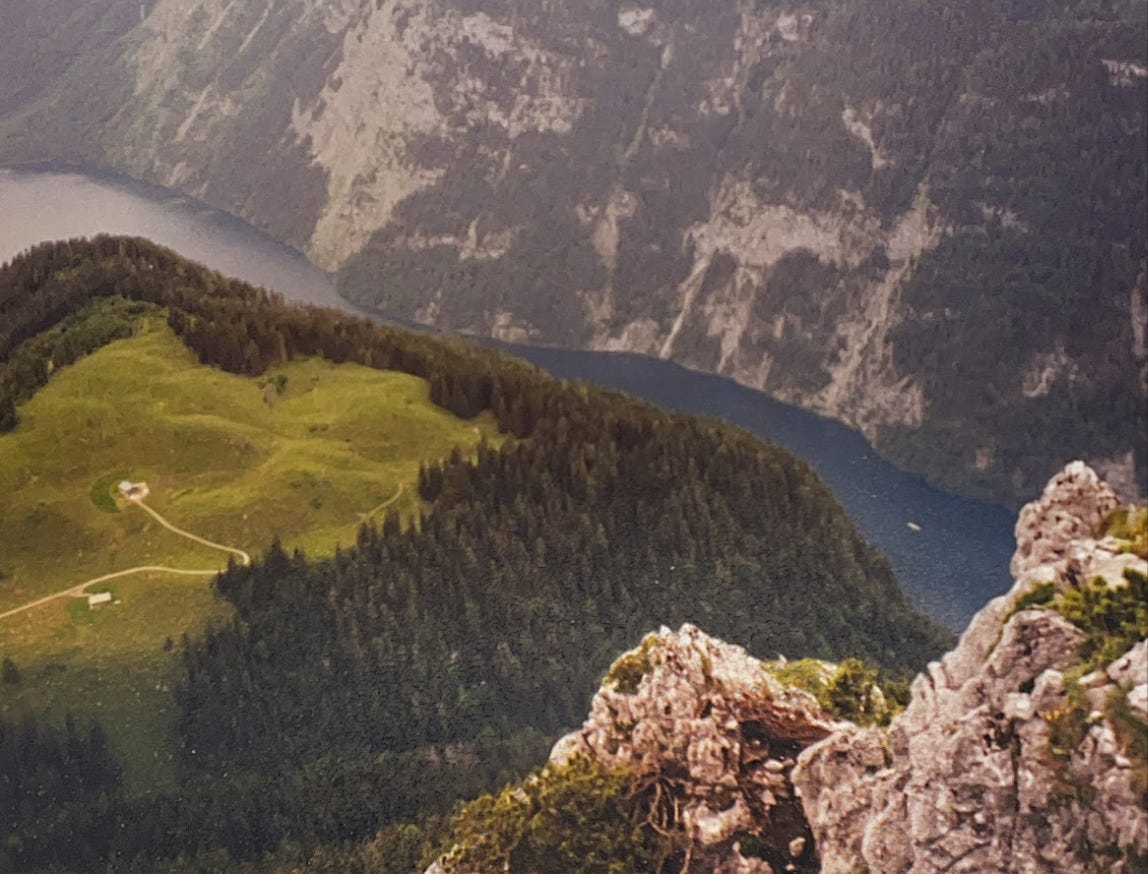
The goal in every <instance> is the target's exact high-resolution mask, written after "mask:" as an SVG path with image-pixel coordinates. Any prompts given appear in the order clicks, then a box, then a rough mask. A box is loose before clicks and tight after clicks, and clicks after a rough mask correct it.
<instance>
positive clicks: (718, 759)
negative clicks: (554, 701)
mask: <svg viewBox="0 0 1148 874" xmlns="http://www.w3.org/2000/svg"><path fill="white" fill-rule="evenodd" d="M843 725H845V723H840V722H837V721H835V720H834V719H833V718H832V717H830V716H829V715H828V714H826V713H825V712H824V711H822V710H821V708H820V707H819V706H818V704H817V702H816V700H815V699H814V698H813V696H811V695H809V694H808V693H806V692H802V691H799V690H796V689H790V688H787V687H785V686H783V685H782V684H780V683H779V682H777V680H775V679H774V678H773V676H772V675H771V674H770V673H769V672H768V671H766V669H765V667H764V666H763V664H762V663H761V662H760V661H758V660H757V659H755V658H752V657H751V656H749V655H748V654H747V653H746V652H745V650H743V649H741V648H740V647H736V646H731V645H729V644H726V643H722V642H721V641H719V640H715V639H713V638H711V637H709V636H707V635H705V634H703V633H702V632H701V631H699V630H698V629H697V628H695V627H693V626H692V625H683V626H682V628H681V629H680V630H679V631H676V632H674V631H670V630H669V629H666V628H663V629H662V630H661V631H659V632H658V633H657V634H650V635H647V636H646V638H645V640H643V641H642V644H641V646H640V647H638V648H637V649H635V650H632V651H631V652H628V653H626V654H625V655H623V656H622V657H621V658H619V659H618V660H617V661H616V662H615V663H614V666H613V668H611V670H610V673H609V674H607V677H606V682H605V683H604V684H603V687H602V689H601V690H600V691H599V692H598V694H597V695H596V696H595V697H594V702H593V705H592V707H591V711H590V717H589V718H588V719H587V720H586V722H585V723H584V724H583V726H582V728H581V729H580V730H578V731H576V732H573V733H571V734H569V735H567V736H566V737H564V738H562V739H561V740H560V741H559V742H558V743H557V744H556V745H555V747H554V750H553V752H552V753H551V757H550V759H551V761H552V762H555V763H563V762H565V761H567V760H568V759H569V758H570V757H571V756H573V755H575V754H579V753H581V754H584V755H588V756H590V757H591V758H592V759H594V760H595V761H597V762H599V763H600V764H602V765H603V766H606V767H613V766H618V765H621V766H625V767H626V768H627V769H628V770H630V771H631V772H632V773H634V774H635V775H637V778H638V780H639V785H641V786H644V787H645V788H644V790H643V791H644V792H646V793H649V795H648V797H649V798H650V800H651V809H652V811H653V814H654V817H655V819H656V820H660V825H659V827H673V828H675V830H677V831H678V832H679V833H684V835H685V837H686V838H687V840H688V842H689V844H690V846H691V850H690V868H689V870H690V871H693V872H715V874H717V872H721V874H769V872H773V871H778V872H780V871H816V870H817V861H816V851H815V847H814V844H813V840H812V837H813V836H812V834H811V833H810V831H809V828H808V826H807V825H806V823H805V818H804V816H803V815H802V813H801V807H800V804H799V802H798V801H797V799H796V797H795V795H794V791H793V786H792V784H791V783H790V780H789V771H790V770H791V769H792V767H793V764H794V760H795V758H796V756H797V754H798V753H799V752H800V751H801V750H802V749H804V748H805V747H807V746H808V745H810V744H811V743H814V742H816V741H818V740H821V739H822V738H825V737H827V736H829V735H830V734H831V733H832V732H833V731H834V730H836V729H839V728H841V727H842V726H843ZM744 835H751V836H753V837H755V838H758V839H759V840H761V841H762V842H763V843H764V844H767V845H768V846H769V847H771V848H773V850H774V851H776V855H775V856H774V857H771V859H770V861H772V862H774V864H775V865H776V866H777V867H771V865H770V863H769V861H766V860H764V859H761V858H756V857H752V856H751V857H746V856H743V855H742V853H741V847H740V844H739V840H738V837H739V836H744Z"/></svg>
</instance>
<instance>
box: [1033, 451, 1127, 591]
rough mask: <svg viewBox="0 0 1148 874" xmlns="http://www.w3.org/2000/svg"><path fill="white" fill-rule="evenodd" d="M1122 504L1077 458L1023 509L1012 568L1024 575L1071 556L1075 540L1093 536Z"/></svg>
mask: <svg viewBox="0 0 1148 874" xmlns="http://www.w3.org/2000/svg"><path fill="white" fill-rule="evenodd" d="M1119 505H1120V500H1119V498H1117V497H1116V493H1115V492H1114V491H1112V489H1111V488H1109V487H1108V485H1107V484H1106V483H1104V482H1101V480H1100V478H1099V477H1098V476H1097V475H1096V473H1095V471H1093V470H1092V468H1090V467H1088V466H1087V465H1085V464H1084V463H1083V462H1081V461H1074V462H1072V463H1071V464H1069V465H1068V466H1066V467H1065V468H1064V470H1063V471H1061V472H1060V473H1059V474H1057V475H1056V476H1055V477H1054V478H1053V479H1052V481H1051V482H1050V483H1049V484H1048V485H1047V486H1045V488H1044V492H1043V493H1042V494H1041V496H1040V498H1039V499H1037V500H1035V501H1033V502H1032V503H1030V504H1028V505H1027V506H1026V507H1025V508H1024V509H1023V510H1021V512H1020V517H1019V518H1018V519H1017V523H1016V553H1015V554H1014V555H1013V559H1012V564H1011V567H1010V569H1011V571H1012V575H1013V576H1014V577H1020V576H1022V575H1024V574H1025V573H1027V572H1028V571H1030V570H1032V569H1033V568H1036V567H1039V566H1040V565H1043V564H1050V563H1053V562H1056V561H1058V560H1060V559H1063V558H1067V557H1068V556H1069V553H1070V549H1071V547H1072V546H1073V545H1074V544H1078V543H1079V542H1081V541H1085V540H1090V539H1091V538H1093V537H1094V536H1095V535H1096V533H1097V531H1098V529H1099V528H1100V526H1101V524H1102V523H1103V522H1104V520H1105V519H1106V518H1107V517H1108V515H1109V514H1110V513H1111V512H1112V511H1113V510H1115V509H1116V508H1117V507H1118V506H1119Z"/></svg>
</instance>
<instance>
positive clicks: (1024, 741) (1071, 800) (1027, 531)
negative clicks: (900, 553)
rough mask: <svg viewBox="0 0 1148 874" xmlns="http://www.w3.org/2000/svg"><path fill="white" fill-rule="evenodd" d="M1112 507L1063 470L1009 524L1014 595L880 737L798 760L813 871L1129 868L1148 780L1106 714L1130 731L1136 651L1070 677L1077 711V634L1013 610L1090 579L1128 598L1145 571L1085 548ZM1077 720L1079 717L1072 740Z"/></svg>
mask: <svg viewBox="0 0 1148 874" xmlns="http://www.w3.org/2000/svg"><path fill="white" fill-rule="evenodd" d="M1117 505H1118V501H1117V500H1116V497H1115V495H1114V494H1113V493H1112V491H1111V489H1109V488H1108V486H1107V485H1105V484H1104V483H1102V482H1100V481H1099V479H1098V478H1097V476H1096V474H1095V473H1094V472H1093V471H1091V470H1090V469H1089V468H1087V467H1085V466H1084V465H1082V464H1079V463H1075V464H1071V465H1069V466H1068V467H1067V468H1066V469H1065V470H1064V471H1063V472H1062V473H1061V474H1060V475H1059V476H1057V477H1056V478H1055V479H1053V481H1052V482H1051V483H1049V485H1048V487H1047V488H1046V489H1045V491H1044V494H1043V495H1042V496H1041V498H1040V499H1039V500H1038V501H1035V502H1033V503H1032V504H1029V505H1028V506H1027V507H1026V508H1025V510H1024V512H1023V513H1022V514H1021V517H1020V520H1019V522H1018V524H1017V535H1018V539H1017V551H1016V555H1015V557H1014V559H1013V562H1012V568H1013V572H1014V573H1015V574H1017V575H1018V578H1017V581H1016V583H1015V585H1014V586H1013V588H1012V590H1011V591H1010V592H1009V593H1008V594H1006V595H1004V596H1002V597H1000V598H997V599H995V600H993V601H992V602H990V603H989V604H988V605H987V606H986V607H985V608H984V609H983V610H982V611H981V612H980V613H978V614H977V616H976V617H975V618H974V619H973V621H972V623H971V624H970V626H969V628H968V630H967V631H966V632H965V633H964V635H963V636H962V638H961V641H960V643H959V645H958V646H957V648H956V649H955V650H953V651H952V652H951V653H949V654H948V655H947V656H945V658H944V659H943V660H942V661H941V662H940V663H933V664H930V665H929V668H928V670H927V671H926V672H924V673H922V674H921V675H919V676H918V677H917V679H916V680H915V681H914V683H913V697H912V701H911V703H910V704H909V706H908V708H907V709H906V710H905V712H904V713H903V714H902V715H901V716H900V717H899V718H897V719H896V720H895V721H894V722H893V724H892V726H891V728H890V730H889V731H888V732H881V731H879V730H877V729H872V728H867V729H863V728H856V727H849V728H846V729H843V730H841V731H839V732H837V733H835V734H834V735H833V736H832V737H830V738H827V739H826V740H825V741H822V742H821V743H819V744H817V745H815V746H814V747H812V748H810V749H808V750H806V751H805V753H803V755H802V756H801V758H800V761H799V763H798V766H797V768H796V769H795V770H794V773H793V776H792V779H793V781H794V783H795V785H796V786H797V788H798V790H799V791H800V793H801V796H802V800H803V803H804V807H805V813H806V816H807V817H808V818H809V822H810V824H811V825H812V827H813V831H814V834H815V835H816V837H817V842H818V848H819V851H820V854H821V860H822V870H823V871H825V872H827V874H830V872H852V871H857V870H863V869H864V867H865V866H868V868H869V869H870V870H872V871H881V872H883V874H899V872H910V871H911V872H933V871H949V872H969V874H973V872H991V871H1000V872H1004V871H1016V872H1065V871H1093V870H1105V871H1133V870H1138V869H1137V868H1133V867H1131V865H1132V861H1133V860H1134V859H1139V860H1141V861H1143V860H1144V859H1145V854H1146V853H1148V813H1146V812H1145V809H1144V803H1143V802H1144V792H1145V788H1146V786H1148V774H1146V765H1145V762H1144V761H1143V760H1136V759H1135V758H1133V757H1131V756H1130V755H1129V752H1128V750H1127V749H1125V748H1124V747H1125V744H1124V743H1122V740H1121V736H1122V735H1124V734H1125V733H1126V729H1125V727H1124V726H1123V725H1120V724H1118V720H1117V718H1114V712H1113V711H1114V702H1115V701H1118V700H1120V699H1123V700H1124V701H1125V702H1126V705H1127V711H1125V712H1126V713H1128V714H1130V715H1131V716H1132V717H1133V718H1134V719H1136V720H1138V721H1139V723H1140V724H1141V726H1140V729H1139V730H1140V731H1141V732H1143V730H1144V727H1143V724H1144V723H1145V722H1148V709H1146V707H1145V701H1146V700H1148V644H1146V643H1145V642H1144V641H1140V642H1138V643H1136V644H1135V645H1134V646H1133V647H1132V648H1131V649H1130V650H1129V651H1127V652H1126V653H1124V654H1123V655H1122V656H1120V657H1119V658H1117V659H1116V660H1115V661H1113V662H1111V663H1109V664H1107V665H1103V666H1101V667H1100V668H1098V669H1097V670H1094V671H1092V672H1090V673H1088V674H1087V675H1086V676H1084V677H1083V678H1081V679H1080V681H1079V685H1078V686H1077V687H1076V688H1077V689H1079V690H1081V691H1082V692H1083V695H1084V700H1079V701H1073V700H1072V694H1073V684H1071V683H1066V678H1065V675H1066V673H1069V672H1070V671H1072V669H1073V668H1074V667H1076V666H1077V665H1078V664H1079V662H1080V658H1079V656H1078V652H1079V649H1080V647H1081V644H1082V643H1083V641H1084V637H1085V635H1084V632H1082V631H1081V630H1080V629H1079V628H1078V627H1076V626H1075V625H1074V624H1072V623H1071V622H1069V621H1068V620H1067V619H1065V618H1064V617H1063V616H1061V615H1060V614H1059V613H1058V612H1057V611H1055V610H1053V609H1050V608H1049V607H1047V606H1032V607H1024V606H1023V604H1022V603H1018V602H1019V601H1020V599H1022V598H1024V597H1025V596H1029V595H1030V593H1033V592H1034V591H1035V590H1036V589H1037V587H1040V586H1042V585H1043V586H1047V585H1048V584H1050V583H1051V585H1052V586H1053V588H1054V591H1055V592H1056V593H1057V594H1063V593H1065V592H1067V591H1069V590H1071V589H1074V588H1078V587H1079V586H1080V585H1081V584H1082V583H1085V582H1089V581H1091V580H1093V579H1094V578H1096V577H1097V576H1100V577H1103V578H1104V580H1105V581H1106V583H1107V584H1108V585H1109V586H1111V587H1117V586H1123V585H1127V583H1126V581H1125V580H1124V577H1123V574H1124V571H1125V570H1127V569H1129V568H1131V569H1133V570H1134V571H1135V570H1138V571H1139V572H1140V573H1142V574H1143V573H1148V566H1146V563H1145V561H1144V560H1143V559H1141V558H1138V557H1136V556H1134V555H1132V554H1129V553H1121V552H1120V551H1119V549H1120V547H1119V544H1117V543H1115V542H1114V541H1111V540H1103V539H1102V540H1098V539H1096V535H1097V533H1098V529H1099V528H1100V526H1101V525H1102V523H1103V522H1104V520H1105V519H1106V518H1107V517H1108V515H1109V514H1110V513H1111V512H1112V511H1113V510H1114V509H1115V508H1116V507H1117ZM1018 608H1022V609H1018ZM1077 695H1078V696H1079V693H1077ZM1074 708H1079V709H1080V710H1081V713H1082V715H1083V717H1084V725H1082V726H1078V727H1077V733H1076V736H1075V737H1074V736H1072V732H1071V731H1070V728H1071V726H1070V725H1067V724H1066V723H1068V722H1069V721H1070V720H1071V718H1072V712H1073V709H1074ZM1066 735H1067V736H1066ZM1070 740H1072V741H1075V743H1072V744H1071V745H1069V741H1070ZM1137 854H1139V855H1137Z"/></svg>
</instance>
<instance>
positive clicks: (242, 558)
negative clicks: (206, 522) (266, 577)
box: [0, 498, 251, 618]
mask: <svg viewBox="0 0 1148 874" xmlns="http://www.w3.org/2000/svg"><path fill="white" fill-rule="evenodd" d="M128 500H131V501H133V502H135V503H136V504H139V506H140V508H141V509H142V510H145V511H147V512H148V513H149V514H150V515H151V517H152V518H153V519H155V521H157V522H158V523H159V524H160V525H162V526H163V527H164V528H166V529H167V530H168V531H171V532H172V533H173V534H178V535H179V536H180V537H186V538H187V539H188V540H194V541H195V542H196V543H202V544H203V545H204V546H210V547H211V548H212V549H219V550H222V551H223V552H230V553H231V554H232V555H237V556H239V563H240V564H242V565H243V566H244V567H250V566H251V556H250V555H248V554H247V553H246V552H244V551H243V550H242V549H236V548H235V547H234V546H224V545H223V544H222V543H215V542H214V541H211V540H205V539H203V538H202V537H199V536H197V535H195V534H192V533H191V532H190V531H184V530H183V529H182V528H176V527H175V526H174V525H172V524H171V523H170V522H168V521H167V519H165V518H163V516H161V515H160V514H159V513H157V512H156V511H155V510H153V509H152V508H151V507H149V506H148V505H147V504H145V503H144V502H143V498H129V499H128ZM216 573H218V571H216ZM0 618H3V617H0Z"/></svg>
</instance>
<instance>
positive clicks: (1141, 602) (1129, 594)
mask: <svg viewBox="0 0 1148 874" xmlns="http://www.w3.org/2000/svg"><path fill="white" fill-rule="evenodd" d="M1124 579H1125V580H1126V581H1127V585H1125V586H1115V587H1113V586H1109V585H1108V583H1107V582H1105V581H1104V579H1103V578H1101V577H1097V578H1096V579H1095V580H1093V581H1092V582H1091V583H1089V584H1088V585H1086V586H1084V587H1083V588H1081V589H1074V590H1072V591H1070V592H1066V593H1065V595H1064V597H1063V598H1061V599H1060V600H1059V601H1058V602H1057V604H1056V607H1057V610H1058V611H1059V612H1060V614H1061V615H1062V616H1063V617H1064V618H1065V619H1067V620H1068V621H1069V622H1071V623H1072V624H1073V625H1075V626H1076V627H1077V628H1079V629H1081V630H1082V631H1083V632H1084V633H1085V635H1086V637H1085V640H1084V643H1082V644H1081V647H1080V658H1081V662H1082V663H1083V665H1084V666H1085V669H1086V670H1092V669H1094V668H1098V667H1100V666H1101V665H1104V664H1107V663H1108V662H1110V661H1112V660H1113V659H1116V658H1119V657H1120V656H1122V655H1123V654H1124V653H1125V652H1127V651H1128V649H1129V648H1130V647H1131V646H1132V645H1133V644H1135V643H1137V642H1138V641H1141V640H1143V639H1144V638H1146V637H1148V577H1146V576H1144V575H1143V574H1140V573H1137V572H1136V571H1134V570H1127V571H1125V572H1124Z"/></svg>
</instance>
